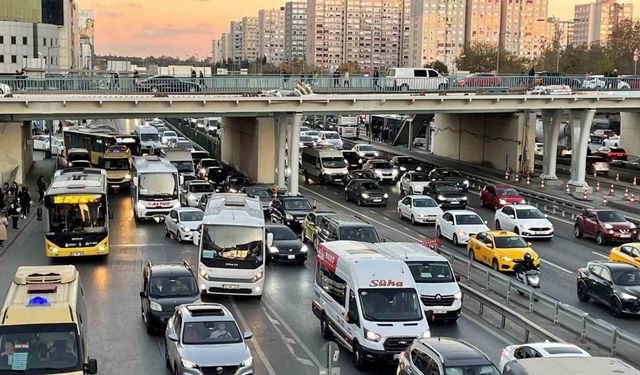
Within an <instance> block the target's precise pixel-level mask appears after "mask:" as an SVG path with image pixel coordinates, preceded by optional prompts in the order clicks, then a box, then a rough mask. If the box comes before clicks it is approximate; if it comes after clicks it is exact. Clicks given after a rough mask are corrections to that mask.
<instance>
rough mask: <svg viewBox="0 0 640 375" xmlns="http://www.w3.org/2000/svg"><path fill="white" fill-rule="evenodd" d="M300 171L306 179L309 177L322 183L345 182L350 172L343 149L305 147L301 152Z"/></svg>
mask: <svg viewBox="0 0 640 375" xmlns="http://www.w3.org/2000/svg"><path fill="white" fill-rule="evenodd" d="M300 165H301V167H302V168H300V173H301V174H302V175H303V176H304V179H305V181H309V178H313V179H314V180H317V181H318V182H320V183H321V184H325V183H334V182H345V180H346V178H347V174H348V173H349V170H348V169H347V168H348V165H347V162H346V160H345V158H344V154H342V151H338V150H331V149H321V148H320V149H319V148H310V147H305V148H303V149H302V153H301V154H300Z"/></svg>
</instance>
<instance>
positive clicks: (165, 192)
mask: <svg viewBox="0 0 640 375" xmlns="http://www.w3.org/2000/svg"><path fill="white" fill-rule="evenodd" d="M176 178H177V176H176V175H174V174H173V173H143V174H141V175H140V182H139V185H140V186H139V188H138V196H139V197H140V199H153V198H173V199H175V198H177V197H178V184H177V181H176Z"/></svg>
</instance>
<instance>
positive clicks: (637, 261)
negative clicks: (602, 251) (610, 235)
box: [609, 242, 640, 268]
mask: <svg viewBox="0 0 640 375" xmlns="http://www.w3.org/2000/svg"><path fill="white" fill-rule="evenodd" d="M609 262H620V263H626V264H630V265H632V266H634V267H637V268H640V242H630V243H626V244H624V245H620V246H617V247H614V248H613V249H611V251H610V252H609Z"/></svg>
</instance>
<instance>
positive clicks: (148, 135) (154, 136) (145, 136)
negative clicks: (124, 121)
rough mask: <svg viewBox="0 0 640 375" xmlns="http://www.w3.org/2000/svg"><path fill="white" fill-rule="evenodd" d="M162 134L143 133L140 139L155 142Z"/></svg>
mask: <svg viewBox="0 0 640 375" xmlns="http://www.w3.org/2000/svg"><path fill="white" fill-rule="evenodd" d="M159 138H160V136H159V135H158V134H157V133H142V134H140V140H141V141H142V142H154V141H157V140H158V139H159Z"/></svg>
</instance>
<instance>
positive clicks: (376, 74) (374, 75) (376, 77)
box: [373, 68, 380, 87]
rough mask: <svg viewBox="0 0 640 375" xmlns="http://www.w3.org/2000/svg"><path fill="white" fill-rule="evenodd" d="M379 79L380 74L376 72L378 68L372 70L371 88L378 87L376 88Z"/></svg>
mask: <svg viewBox="0 0 640 375" xmlns="http://www.w3.org/2000/svg"><path fill="white" fill-rule="evenodd" d="M379 78H380V72H379V71H378V68H375V69H374V70H373V86H374V87H380V86H378V79H379Z"/></svg>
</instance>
